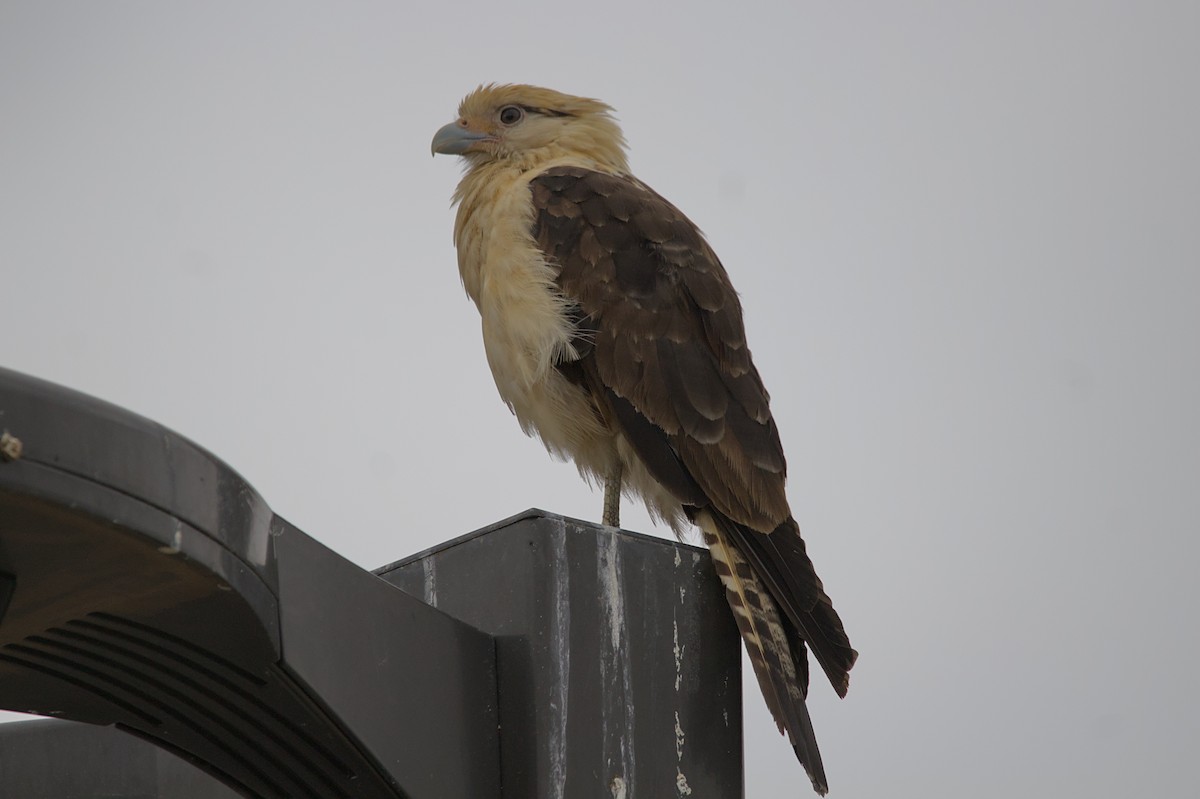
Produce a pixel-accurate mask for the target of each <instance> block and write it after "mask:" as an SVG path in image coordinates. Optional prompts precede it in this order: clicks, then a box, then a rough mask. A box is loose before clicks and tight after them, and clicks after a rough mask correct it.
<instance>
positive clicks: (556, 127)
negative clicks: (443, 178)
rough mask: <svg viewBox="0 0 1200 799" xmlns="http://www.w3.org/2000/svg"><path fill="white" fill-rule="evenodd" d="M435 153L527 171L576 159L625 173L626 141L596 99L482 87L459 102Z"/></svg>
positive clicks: (511, 86)
mask: <svg viewBox="0 0 1200 799" xmlns="http://www.w3.org/2000/svg"><path fill="white" fill-rule="evenodd" d="M432 149H433V152H434V154H435V155H436V154H437V153H445V154H447V155H461V156H463V157H464V158H466V159H467V160H468V162H469V163H470V165H471V166H473V167H474V166H482V165H484V164H488V163H494V162H510V163H511V164H512V165H513V166H516V167H518V168H523V169H528V168H531V167H534V166H538V165H540V164H542V163H545V162H547V161H552V160H555V159H559V158H564V157H568V158H578V159H581V160H583V161H587V162H591V163H592V164H594V165H595V166H597V167H599V168H601V169H604V170H606V171H610V172H618V173H626V172H628V171H629V167H628V163H627V162H626V160H625V137H624V136H623V135H622V134H621V129H620V127H618V126H617V123H616V120H614V119H613V117H612V108H610V107H609V106H607V105H605V104H604V103H602V102H600V101H599V100H590V99H588V98H586V97H573V96H571V95H569V94H563V93H561V92H556V91H553V90H551V89H542V88H539V87H537V86H524V85H519V84H504V85H497V84H488V85H486V86H480V87H479V88H478V89H476V90H475V91H473V92H471V93H470V94H468V95H467V96H466V97H464V98H463V101H462V103H461V104H459V106H458V119H456V120H454V121H453V122H451V123H450V124H449V125H446V126H444V127H442V128H441V129H440V130H439V131H438V132H437V133H436V134H435V135H434V137H433V145H432Z"/></svg>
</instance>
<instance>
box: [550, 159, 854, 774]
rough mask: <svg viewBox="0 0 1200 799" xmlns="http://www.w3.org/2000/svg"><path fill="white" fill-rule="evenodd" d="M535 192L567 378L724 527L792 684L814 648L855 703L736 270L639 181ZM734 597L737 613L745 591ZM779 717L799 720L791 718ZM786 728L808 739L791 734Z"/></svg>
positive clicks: (558, 176)
mask: <svg viewBox="0 0 1200 799" xmlns="http://www.w3.org/2000/svg"><path fill="white" fill-rule="evenodd" d="M530 191H531V194H532V199H533V206H534V212H535V218H534V228H533V235H534V238H535V239H536V240H537V242H538V244H539V246H540V247H541V248H542V250H543V251H544V252H545V253H546V255H547V258H548V259H549V260H550V261H551V262H552V263H554V264H556V265H557V267H558V268H559V270H560V271H559V278H558V283H559V286H560V288H561V290H562V292H563V294H564V295H565V296H567V297H569V298H570V299H572V300H573V301H574V302H575V303H576V304H577V320H576V321H577V326H578V330H579V334H578V340H577V342H576V344H577V346H576V349H577V351H578V352H579V353H580V355H581V357H580V359H579V360H578V361H576V362H571V363H565V364H562V365H561V367H560V368H562V369H563V371H564V372H565V373H567V374H569V375H571V376H572V378H573V379H575V380H578V381H579V382H581V383H583V384H584V385H586V386H587V387H588V389H589V390H590V391H591V392H592V393H593V395H594V396H596V398H597V401H598V404H599V405H600V406H601V407H602V408H604V409H605V410H606V412H607V415H608V416H609V418H610V419H612V420H613V421H614V423H615V424H616V425H617V426H618V427H619V428H620V429H621V431H622V432H623V433H624V435H625V437H626V439H627V440H628V441H629V442H630V444H631V446H632V447H633V448H634V450H635V451H636V452H637V453H638V455H639V457H640V458H641V459H642V461H643V463H645V465H646V467H647V469H648V470H649V471H650V473H651V474H652V475H654V477H655V478H656V479H657V480H658V481H659V482H660V483H662V484H663V485H664V486H665V487H666V488H668V489H669V490H670V491H672V492H673V493H674V495H675V496H676V497H677V498H678V499H679V500H680V502H681V503H682V504H683V505H684V508H685V510H687V511H688V513H689V515H690V516H691V517H692V518H693V519H696V520H697V521H700V522H701V523H702V526H704V521H705V520H711V524H710V525H709V526H711V527H714V528H715V529H713V530H709V529H706V530H705V534H706V538H708V537H712V536H717V537H720V538H721V539H722V540H724V541H726V542H727V543H728V544H729V545H730V546H732V547H734V548H735V549H736V550H737V557H738V558H739V559H741V560H744V562H745V564H746V568H748V569H751V570H752V571H753V574H754V577H755V584H756V585H761V586H762V587H764V588H765V590H766V592H767V594H769V597H767V598H766V599H767V601H769V602H774V603H778V605H779V606H780V608H781V609H782V611H783V615H782V616H775V615H774V612H773V610H772V611H771V613H768V614H767V615H766V616H764V617H763V618H760V619H757V620H756V621H755V623H754V625H751V628H750V632H751V633H754V627H755V625H758V626H760V627H762V629H763V630H766V629H767V628H768V627H772V626H773V627H779V626H782V627H783V628H784V630H785V633H787V636H786V637H787V638H789V639H790V640H791V641H792V644H791V647H792V650H793V651H792V652H791V655H792V657H793V658H794V660H795V669H794V676H790V679H792V680H794V681H796V682H797V683H799V687H800V690H801V692H803V691H804V690H805V689H806V686H807V669H806V667H805V666H804V642H805V641H807V642H808V643H809V644H810V645H811V646H812V648H813V652H814V654H815V655H816V657H817V660H818V662H819V663H820V664H821V666H822V667H823V668H824V670H825V672H826V674H828V676H829V678H830V680H831V681H832V683H833V685H834V687H835V689H836V690H837V691H838V693H839V694H844V693H845V691H846V687H847V685H848V672H849V669H850V667H851V666H852V665H853V663H854V659H855V657H856V656H857V653H856V652H854V650H853V649H851V648H850V642H849V640H848V639H847V637H846V634H845V632H844V630H843V628H842V623H841V620H840V619H839V618H838V616H837V613H836V612H835V611H834V609H833V605H832V603H831V602H830V600H829V597H828V596H827V595H826V594H825V592H824V589H823V588H822V586H821V581H820V579H818V578H817V575H816V573H815V571H814V570H813V567H812V563H811V561H810V560H809V559H808V556H807V554H806V553H805V550H804V542H803V541H802V540H801V539H800V534H799V529H798V528H797V527H796V524H795V522H794V521H793V520H792V518H791V514H790V511H789V509H788V504H787V498H786V495H785V493H784V480H785V476H786V462H785V459H784V456H783V449H782V447H781V445H780V442H779V433H778V431H777V429H776V427H775V422H774V420H773V419H772V417H771V412H770V407H769V396H768V394H767V391H766V389H765V388H764V386H763V384H762V380H761V379H760V378H759V375H758V371H757V370H756V369H755V368H754V364H753V362H752V361H751V358H750V351H749V350H748V349H747V347H746V339H745V333H744V328H743V325H742V310H741V305H740V303H739V302H738V298H737V293H736V292H735V291H734V289H733V286H732V285H731V284H730V282H729V277H728V275H727V274H726V272H725V269H724V267H722V265H721V262H720V261H719V260H718V259H717V256H716V254H715V253H713V251H712V249H711V248H710V247H709V246H708V244H707V242H705V240H704V238H703V236H702V235H701V234H700V232H699V230H697V228H696V226H695V225H693V224H692V223H691V221H690V220H688V219H687V217H685V216H684V215H683V214H682V213H681V212H680V211H679V210H678V209H677V208H675V207H674V206H673V205H671V204H670V203H669V202H667V201H666V200H665V199H663V198H662V197H660V196H659V195H658V194H656V193H655V192H653V191H652V190H650V189H649V188H647V187H645V186H643V185H642V184H641V183H638V182H637V181H636V180H633V179H630V178H622V177H618V176H614V175H607V174H603V173H599V172H593V171H590V170H586V169H581V168H575V167H560V168H555V169H551V170H547V171H546V172H544V173H542V174H541V175H539V176H538V177H536V178H535V179H534V180H533V181H532V182H531V184H530ZM702 510H703V511H705V512H704V513H701V511H702ZM732 579H733V580H734V581H735V582H736V581H737V577H736V574H735V575H734V577H733V578H732ZM726 585H727V588H728V589H729V590H730V592H731V594H730V597H731V604H734V603H735V600H737V599H738V597H740V596H742V595H743V594H744V591H743V588H744V586H738V585H734V586H733V587H732V588H730V582H729V581H727V583H726ZM751 593H752V592H751ZM734 610H735V613H736V612H737V606H736V604H735V608H734ZM768 616H770V617H771V618H768ZM776 618H777V619H778V621H773V619H776ZM741 621H742V620H741V619H739V623H741ZM746 631H747V628H745V627H743V633H744V635H743V637H745V638H746V641H747V646H748V647H750V648H751V649H752V651H751V657H752V661H753V660H754V655H755V652H754V651H753V650H754V648H755V646H756V644H755V640H754V639H758V640H759V641H760V642H761V641H765V640H766V638H765V633H764V635H757V634H755V635H746V634H745V633H746ZM768 644H769V642H768ZM758 648H759V649H760V650H762V649H763V647H762V646H759V647H758ZM766 648H767V649H770V646H769V645H767V646H766ZM759 654H762V651H760V653H759ZM767 654H768V655H769V654H770V653H769V652H767ZM776 660H778V658H776ZM757 669H758V665H757V662H756V670H757ZM766 676H767V677H768V678H770V679H777V678H778V676H779V675H778V674H771V675H766ZM759 679H760V682H762V681H763V680H764V674H763V673H761V672H760V673H759ZM769 681H770V680H768V682H769ZM768 687H769V686H768V685H767V684H764V692H766V693H768V704H772V701H771V700H772V696H771V694H776V695H778V694H779V693H780V692H779V691H774V690H770V691H768ZM801 701H802V700H801ZM772 710H773V712H775V715H776V719H777V720H780V719H785V720H787V717H788V713H787V712H782V714H781V709H780V708H779V707H778V703H776V704H774V705H773V707H772ZM783 710H784V711H786V709H783ZM781 724H784V721H781ZM786 726H787V727H788V729H789V733H792V732H797V730H793V726H794V725H793V724H792V723H790V721H789V723H787V724H786ZM808 734H809V735H811V728H809V729H808ZM793 738H795V735H793ZM794 742H795V741H794ZM813 745H814V750H813V751H814V754H815V742H814V744H813ZM798 754H799V750H798ZM802 759H803V758H802ZM815 765H816V766H817V767H818V768H819V765H820V764H819V759H818V760H817V762H816V763H815ZM810 773H812V772H811V770H810ZM815 783H816V779H814V784H815Z"/></svg>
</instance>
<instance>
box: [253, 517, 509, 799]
mask: <svg viewBox="0 0 1200 799" xmlns="http://www.w3.org/2000/svg"><path fill="white" fill-rule="evenodd" d="M273 534H274V536H275V539H276V543H275V551H276V552H277V553H278V557H279V563H278V574H279V590H280V608H281V624H282V630H283V640H284V646H285V654H286V667H287V669H288V671H289V672H290V673H291V674H292V675H294V676H295V677H296V678H297V679H298V680H300V681H301V682H302V684H304V685H306V686H307V687H308V689H309V692H310V693H311V694H312V695H313V696H318V697H320V699H321V702H322V703H323V704H324V705H325V706H326V707H328V708H329V709H330V711H331V713H332V715H334V716H335V717H337V718H338V719H340V720H341V722H342V723H343V724H345V725H346V727H347V728H348V729H351V730H353V731H354V734H355V737H356V738H357V739H358V740H359V741H360V742H361V743H362V745H363V746H364V748H365V749H366V750H367V751H368V752H370V753H371V754H372V755H373V756H374V758H375V759H376V760H377V761H378V762H379V763H381V764H382V766H383V768H384V769H386V770H387V771H388V772H389V773H390V774H392V775H393V776H394V777H395V779H396V782H397V784H398V785H399V786H400V788H401V789H402V791H403V792H404V793H405V794H406V795H407V796H411V797H413V799H426V798H427V797H428V799H484V797H499V795H500V751H499V739H498V736H497V735H496V727H497V714H496V704H497V698H496V690H497V687H496V654H495V644H494V642H493V640H492V637H491V636H490V635H486V634H484V633H482V632H479V631H478V630H475V629H473V628H471V627H468V626H467V625H466V624H463V623H461V622H459V621H456V620H455V619H453V618H451V617H450V616H447V615H446V614H445V613H442V612H440V611H438V610H435V609H434V608H432V607H430V606H429V605H427V604H425V603H424V602H421V601H419V600H417V599H414V598H413V597H411V596H409V595H408V594H406V593H405V592H403V591H399V590H397V589H396V588H395V587H394V586H392V585H390V584H388V583H387V582H385V581H383V580H380V579H378V578H377V577H375V576H374V575H371V574H369V573H366V572H363V570H362V569H360V568H359V567H357V566H355V565H354V564H352V563H350V562H349V561H347V560H344V559H343V558H341V557H339V556H337V555H336V554H334V553H333V552H331V551H330V550H328V549H326V548H325V547H324V546H322V545H321V544H320V543H318V542H316V541H314V540H313V539H312V538H309V537H308V536H306V535H304V534H303V533H301V532H300V531H298V530H297V529H296V528H294V527H292V526H291V525H289V524H287V522H284V521H283V520H282V519H279V520H277V521H276V524H275V528H274V531H273ZM314 588H315V589H317V590H314Z"/></svg>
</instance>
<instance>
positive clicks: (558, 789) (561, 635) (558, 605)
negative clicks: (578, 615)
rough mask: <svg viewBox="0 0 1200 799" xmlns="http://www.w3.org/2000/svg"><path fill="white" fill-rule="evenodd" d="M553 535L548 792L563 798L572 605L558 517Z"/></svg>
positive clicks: (563, 527)
mask: <svg viewBox="0 0 1200 799" xmlns="http://www.w3.org/2000/svg"><path fill="white" fill-rule="evenodd" d="M556 521H557V525H558V530H557V533H556V535H555V536H554V550H553V552H552V553H551V555H552V557H553V559H554V568H553V569H552V570H551V575H552V576H551V580H552V583H551V586H550V588H551V594H552V602H553V606H552V607H551V608H550V613H551V624H550V650H551V651H552V652H553V653H554V659H553V661H552V666H551V667H552V669H553V673H552V674H551V675H550V710H551V711H552V713H553V718H554V721H556V722H557V723H556V724H552V725H551V727H550V740H549V742H548V744H549V748H550V752H549V755H550V757H549V759H550V795H551V796H552V797H554V799H564V795H565V791H566V787H567V694H568V691H567V688H568V686H569V684H570V683H569V680H570V669H571V660H570V657H571V648H570V643H571V641H570V636H571V607H570V604H569V603H568V597H569V588H570V582H569V580H570V577H569V574H568V571H567V532H566V524H565V523H564V522H563V520H562V519H558V520H556Z"/></svg>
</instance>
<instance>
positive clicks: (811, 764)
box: [696, 511, 829, 796]
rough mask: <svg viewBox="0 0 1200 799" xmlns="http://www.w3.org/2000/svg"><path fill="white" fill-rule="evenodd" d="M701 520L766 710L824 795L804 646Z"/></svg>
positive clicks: (723, 539) (741, 562)
mask: <svg viewBox="0 0 1200 799" xmlns="http://www.w3.org/2000/svg"><path fill="white" fill-rule="evenodd" d="M696 521H697V522H698V523H699V526H700V529H701V530H702V531H703V533H704V542H705V543H706V544H707V545H708V548H709V550H710V551H711V553H712V558H713V564H714V566H715V568H716V571H717V574H718V576H720V578H721V583H722V584H723V585H724V586H725V595H726V598H727V599H728V600H729V606H730V607H731V608H732V610H733V616H734V618H735V619H736V620H737V625H738V630H739V631H740V632H741V635H742V640H743V641H744V642H745V644H746V651H747V653H748V654H749V655H750V664H751V666H752V667H753V668H754V676H755V677H756V678H757V679H758V684H759V687H760V688H761V689H762V694H763V697H764V699H766V702H767V708H768V709H769V710H770V711H771V715H772V716H773V717H774V718H775V723H776V725H777V726H778V727H779V732H780V733H783V734H786V735H787V736H788V740H789V741H790V742H791V744H792V748H793V749H794V750H795V752H796V758H797V759H798V760H799V761H800V763H801V765H803V766H804V770H805V771H806V772H807V773H808V777H809V779H810V780H812V784H813V789H814V790H816V792H817V793H819V794H821V795H822V796H823V795H825V793H826V792H828V790H829V786H828V783H827V780H826V778H825V767H824V765H823V764H822V762H821V752H820V750H819V749H818V748H817V738H816V735H815V734H814V732H813V728H812V720H811V718H810V717H809V715H808V708H807V707H806V706H805V704H804V697H805V694H806V683H807V664H806V661H805V653H804V644H803V642H801V641H800V640H799V639H798V638H797V637H796V636H795V634H794V631H789V630H788V629H787V627H786V625H787V622H786V621H785V620H783V619H781V617H780V615H779V610H778V608H777V606H776V604H775V601H774V600H773V599H772V598H771V595H770V594H769V593H767V591H766V590H764V588H763V585H762V583H761V582H760V581H759V579H758V577H757V576H756V574H755V572H754V569H753V568H752V567H751V565H750V563H749V562H748V561H747V560H746V558H745V557H743V555H742V553H741V551H740V550H739V549H738V547H737V546H736V545H734V544H733V543H732V542H731V541H730V539H729V537H728V536H727V535H726V534H725V533H724V532H723V531H722V530H721V528H720V526H719V525H718V524H716V523H715V520H714V519H713V517H712V516H711V514H709V513H708V512H707V511H702V512H700V513H699V514H698V517H697V519H696ZM789 632H791V633H792V634H791V635H789ZM794 647H799V650H798V651H797V650H796V649H795V648H794ZM800 664H805V665H803V666H801V665H800ZM798 668H803V671H804V673H803V674H798V673H797V669H798Z"/></svg>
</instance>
